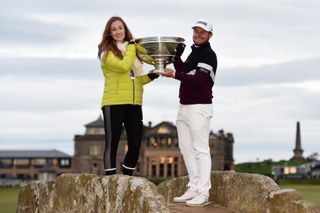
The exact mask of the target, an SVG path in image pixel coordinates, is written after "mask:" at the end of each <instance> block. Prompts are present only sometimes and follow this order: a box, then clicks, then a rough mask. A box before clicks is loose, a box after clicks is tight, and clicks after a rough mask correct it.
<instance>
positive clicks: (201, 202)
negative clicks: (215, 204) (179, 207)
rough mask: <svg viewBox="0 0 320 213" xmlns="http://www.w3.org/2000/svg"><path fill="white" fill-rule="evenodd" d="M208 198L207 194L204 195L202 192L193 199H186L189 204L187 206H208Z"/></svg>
mask: <svg viewBox="0 0 320 213" xmlns="http://www.w3.org/2000/svg"><path fill="white" fill-rule="evenodd" d="M208 200H209V199H208V197H207V196H204V195H202V194H198V195H197V196H195V197H194V198H192V199H191V200H188V201H186V204H187V206H206V205H208V204H210V202H209V201H208Z"/></svg>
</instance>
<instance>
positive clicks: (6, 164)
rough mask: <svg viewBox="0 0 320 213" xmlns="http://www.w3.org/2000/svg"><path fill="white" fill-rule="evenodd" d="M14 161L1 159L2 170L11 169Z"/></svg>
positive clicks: (0, 166)
mask: <svg viewBox="0 0 320 213" xmlns="http://www.w3.org/2000/svg"><path fill="white" fill-rule="evenodd" d="M11 167H12V160H11V159H0V168H11Z"/></svg>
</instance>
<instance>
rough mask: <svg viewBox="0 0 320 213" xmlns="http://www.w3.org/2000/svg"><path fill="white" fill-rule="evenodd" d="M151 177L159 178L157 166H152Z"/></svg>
mask: <svg viewBox="0 0 320 213" xmlns="http://www.w3.org/2000/svg"><path fill="white" fill-rule="evenodd" d="M151 176H152V177H156V176H157V165H154V164H153V165H152V166H151Z"/></svg>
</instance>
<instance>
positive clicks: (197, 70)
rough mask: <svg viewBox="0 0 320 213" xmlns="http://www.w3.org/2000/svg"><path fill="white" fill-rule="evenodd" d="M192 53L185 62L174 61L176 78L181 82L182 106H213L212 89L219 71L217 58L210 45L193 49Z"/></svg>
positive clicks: (193, 47)
mask: <svg viewBox="0 0 320 213" xmlns="http://www.w3.org/2000/svg"><path fill="white" fill-rule="evenodd" d="M191 48H192V52H191V53H190V55H189V56H188V58H187V60H186V61H185V62H183V61H182V60H181V59H180V58H178V59H176V60H175V61H174V68H175V70H176V76H175V78H176V79H177V80H179V81H180V82H181V83H180V90H179V98H180V103H181V104H211V103H212V98H213V96H212V87H213V84H214V76H215V74H216V69H217V57H216V54H215V52H214V51H213V50H212V49H211V47H210V43H206V44H203V45H201V46H195V45H193V46H192V47H191Z"/></svg>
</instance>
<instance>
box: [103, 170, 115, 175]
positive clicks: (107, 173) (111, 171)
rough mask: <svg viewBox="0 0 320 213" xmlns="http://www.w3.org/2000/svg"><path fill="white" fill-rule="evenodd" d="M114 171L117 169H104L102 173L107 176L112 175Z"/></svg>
mask: <svg viewBox="0 0 320 213" xmlns="http://www.w3.org/2000/svg"><path fill="white" fill-rule="evenodd" d="M116 172H117V170H116V169H114V170H108V171H104V174H105V175H106V176H109V175H114V174H116Z"/></svg>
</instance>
